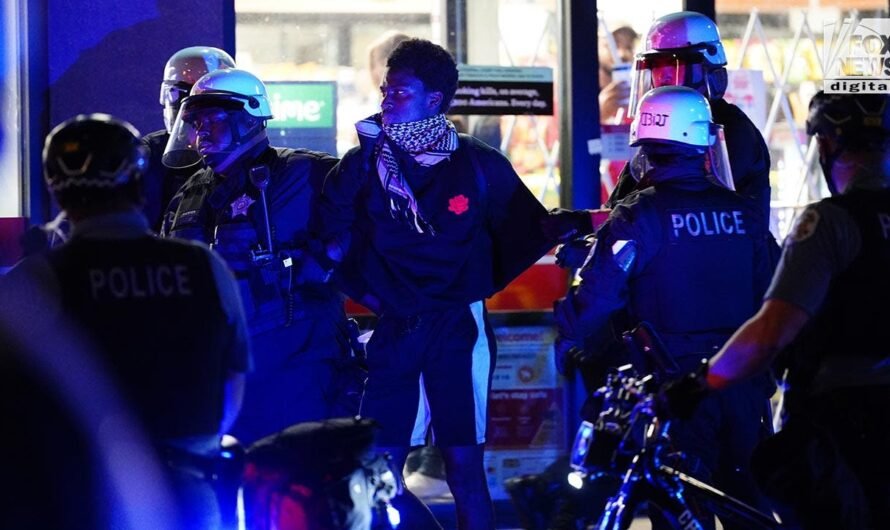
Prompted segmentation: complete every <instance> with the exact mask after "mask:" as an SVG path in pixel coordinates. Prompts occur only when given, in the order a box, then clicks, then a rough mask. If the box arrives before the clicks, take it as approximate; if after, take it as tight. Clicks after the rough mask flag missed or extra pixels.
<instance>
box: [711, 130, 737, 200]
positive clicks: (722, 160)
mask: <svg viewBox="0 0 890 530" xmlns="http://www.w3.org/2000/svg"><path fill="white" fill-rule="evenodd" d="M711 131H712V142H713V143H711V145H710V147H708V156H707V158H706V159H705V164H706V167H707V170H708V176H709V178H710V180H711V181H712V182H713V183H714V184H716V185H717V186H720V187H722V188H726V189H728V190H732V191H735V183H734V182H733V180H732V168H731V167H730V165H729V151H728V150H727V149H726V137H725V135H724V133H723V126H722V125H719V124H716V123H714V124H711Z"/></svg>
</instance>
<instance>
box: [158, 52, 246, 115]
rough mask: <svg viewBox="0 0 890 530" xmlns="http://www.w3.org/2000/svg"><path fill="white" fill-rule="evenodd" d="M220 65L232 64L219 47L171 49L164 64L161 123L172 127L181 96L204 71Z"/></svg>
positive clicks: (218, 67)
mask: <svg viewBox="0 0 890 530" xmlns="http://www.w3.org/2000/svg"><path fill="white" fill-rule="evenodd" d="M221 68H235V60H234V59H232V56H231V55H229V54H228V53H226V52H225V51H223V50H220V49H219V48H212V47H210V46H191V47H189V48H183V49H181V50H179V51H178V52H176V53H174V54H173V55H171V56H170V58H169V59H168V60H167V64H166V65H164V80H163V81H162V82H161V97H160V103H161V105H163V106H164V127H166V128H167V132H171V131H172V130H173V124H174V123H175V122H176V115H177V114H178V113H179V107H180V106H181V105H182V100H184V99H185V98H186V97H188V95H189V92H190V91H191V90H192V86H194V84H195V83H196V82H197V81H198V79H200V78H201V77H203V76H204V75H205V74H208V73H210V72H213V71H215V70H219V69H221Z"/></svg>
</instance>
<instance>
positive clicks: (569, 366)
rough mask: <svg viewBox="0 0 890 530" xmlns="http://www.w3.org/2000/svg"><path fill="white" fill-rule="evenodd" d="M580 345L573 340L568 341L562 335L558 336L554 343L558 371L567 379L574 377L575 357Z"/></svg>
mask: <svg viewBox="0 0 890 530" xmlns="http://www.w3.org/2000/svg"><path fill="white" fill-rule="evenodd" d="M577 352H578V345H577V344H575V342H574V341H573V340H571V339H567V338H565V337H563V336H562V335H557V336H556V341H554V343H553V354H554V361H555V362H556V371H558V372H559V373H560V374H562V375H564V376H566V377H572V376H573V375H574V373H575V367H576V366H577V363H576V362H575V357H576V356H577Z"/></svg>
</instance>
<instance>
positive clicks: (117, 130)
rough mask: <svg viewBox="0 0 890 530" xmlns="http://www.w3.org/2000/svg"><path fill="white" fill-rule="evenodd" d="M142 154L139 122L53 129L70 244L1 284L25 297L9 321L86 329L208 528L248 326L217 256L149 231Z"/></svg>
mask: <svg viewBox="0 0 890 530" xmlns="http://www.w3.org/2000/svg"><path fill="white" fill-rule="evenodd" d="M146 160H147V151H146V149H145V147H144V146H143V145H142V144H141V143H140V141H139V139H138V133H137V132H136V131H135V129H133V128H132V126H130V125H129V124H127V123H126V122H122V121H120V120H117V119H115V118H113V117H111V116H107V115H102V114H93V115H89V116H84V115H82V116H77V117H75V118H72V119H71V120H68V121H66V122H64V123H63V124H61V125H59V126H58V127H57V128H56V129H54V130H53V131H52V132H51V133H50V135H49V137H48V138H47V144H46V148H45V149H44V164H45V174H46V181H47V185H48V187H49V188H50V190H51V192H52V193H53V195H54V197H55V198H56V200H57V201H58V203H59V205H60V207H61V208H62V209H63V210H64V211H65V212H66V213H67V215H68V217H69V219H70V220H71V221H72V223H73V225H74V230H73V233H72V236H71V238H70V240H69V242H67V243H66V244H64V245H62V246H61V247H57V248H55V249H52V250H50V251H48V252H46V253H45V254H42V255H35V256H33V257H31V258H28V259H27V260H25V261H23V262H22V263H21V264H19V265H18V266H17V267H16V268H15V269H13V271H11V272H10V274H9V276H8V278H5V279H4V290H5V291H6V292H8V293H10V294H11V295H12V297H13V298H14V299H16V300H17V303H18V304H19V305H20V309H21V311H20V312H19V313H18V315H16V316H15V317H14V320H15V321H16V322H15V323H16V324H17V325H18V327H20V328H21V329H23V330H25V332H26V333H27V331H28V330H29V328H30V327H31V326H32V324H33V321H34V320H40V321H42V322H46V320H47V319H49V320H50V321H60V322H61V321H62V320H63V319H64V320H67V321H68V322H70V323H73V324H75V325H76V326H78V327H79V328H80V329H81V330H82V331H83V332H84V334H85V336H86V338H87V340H89V341H90V342H91V343H92V345H93V347H94V348H95V353H96V355H97V359H98V360H99V362H100V365H101V366H104V367H105V368H106V369H107V370H108V372H109V374H110V376H111V379H112V380H113V381H114V382H115V383H117V385H118V387H119V389H120V391H121V393H122V395H123V396H124V398H125V403H126V404H127V405H128V406H129V408H130V409H131V410H132V411H133V412H134V413H135V415H136V417H137V418H138V419H139V420H141V424H142V427H143V428H144V429H145V431H146V434H147V435H148V438H149V441H150V443H151V445H152V446H153V447H154V449H155V454H154V455H144V454H142V455H132V456H133V457H139V458H151V457H152V456H154V457H156V458H159V459H160V460H161V461H163V462H164V464H165V470H166V471H167V473H166V480H165V482H166V483H167V484H168V485H169V486H171V487H172V488H173V491H174V492H175V494H176V495H177V498H178V500H179V501H180V502H179V507H180V509H181V514H180V516H181V521H180V523H181V527H183V528H210V527H214V526H216V525H218V523H219V511H218V510H219V509H218V507H217V504H216V499H215V496H214V493H213V490H212V489H211V488H210V485H209V481H208V479H209V478H210V474H211V473H212V465H213V461H214V458H215V457H216V456H217V455H218V453H219V447H220V438H221V434H222V433H223V432H225V431H226V430H227V429H228V428H229V427H230V426H231V424H232V422H233V421H234V418H235V416H236V415H237V411H238V408H239V406H240V392H241V390H240V389H241V387H242V385H243V372H245V371H246V370H247V368H248V363H249V359H248V351H247V342H246V340H247V339H246V325H245V321H244V316H243V312H242V309H241V305H240V299H239V297H238V293H237V287H236V285H235V283H234V279H233V278H232V277H231V273H230V272H228V270H227V269H226V268H225V266H224V265H223V263H222V261H221V260H220V259H219V258H217V257H216V256H215V255H213V254H212V253H211V252H210V251H209V250H208V249H207V248H206V247H204V246H202V245H198V244H194V243H185V242H182V241H173V240H169V241H165V240H161V239H158V238H157V237H156V236H154V235H152V234H151V233H150V231H149V227H148V221H147V220H146V218H145V217H144V215H143V214H142V213H141V212H140V207H141V190H140V179H141V175H142V173H143V170H144V168H145V164H146ZM32 293H34V294H35V296H30V295H31V294H32ZM36 294H40V295H41V296H40V297H39V299H40V302H39V303H38V302H36V301H35V300H37V299H38V296H36ZM4 313H5V314H6V313H7V312H6V311H4ZM38 316H39V318H37V317H38ZM34 329H37V328H36V327H35V328H34ZM60 361H64V359H63V358H60ZM71 494H72V495H75V494H81V495H82V494H84V493H83V492H71Z"/></svg>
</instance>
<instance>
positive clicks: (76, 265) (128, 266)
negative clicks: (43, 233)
mask: <svg viewBox="0 0 890 530" xmlns="http://www.w3.org/2000/svg"><path fill="white" fill-rule="evenodd" d="M47 257H48V259H49V263H50V265H51V266H52V268H53V270H54V271H55V274H56V276H57V277H58V280H59V285H60V287H61V305H62V309H63V311H64V315H66V316H67V317H69V318H71V319H73V320H74V321H75V323H77V324H80V325H81V327H82V328H83V329H85V330H86V331H87V333H88V335H89V337H90V338H91V339H92V340H93V342H94V343H95V344H96V346H97V348H98V350H99V353H100V354H101V356H102V357H103V359H104V361H105V364H106V366H107V367H108V369H109V371H110V373H111V374H113V375H114V376H115V377H117V380H118V382H119V383H120V387H119V388H120V390H121V391H122V392H123V393H124V394H125V396H126V397H127V398H128V400H129V401H130V403H131V404H132V405H133V407H134V409H135V412H136V414H137V415H138V417H139V418H141V419H142V420H143V421H144V423H145V425H146V427H147V429H148V432H149V433H150V434H151V435H152V436H153V437H154V439H155V440H163V439H168V438H180V437H186V436H200V435H208V434H214V433H216V432H218V430H219V425H220V421H221V419H222V403H223V390H224V383H225V378H226V375H227V373H226V365H225V359H223V358H222V357H221V351H223V348H222V346H223V345H222V344H221V342H222V341H223V340H224V336H225V331H224V330H225V329H226V325H227V319H226V317H225V315H224V314H223V312H222V309H221V304H220V298H219V294H218V292H217V290H216V285H215V283H214V280H213V272H212V270H211V268H210V263H209V261H208V256H207V255H206V250H204V249H202V248H200V247H197V246H192V245H184V244H182V243H178V242H173V241H166V240H162V239H158V238H154V237H142V238H138V239H123V240H90V239H79V238H74V239H72V240H71V241H70V242H69V243H67V244H65V245H63V246H62V247H59V248H58V249H56V250H54V251H52V252H50V253H49V254H48V256H47Z"/></svg>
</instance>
